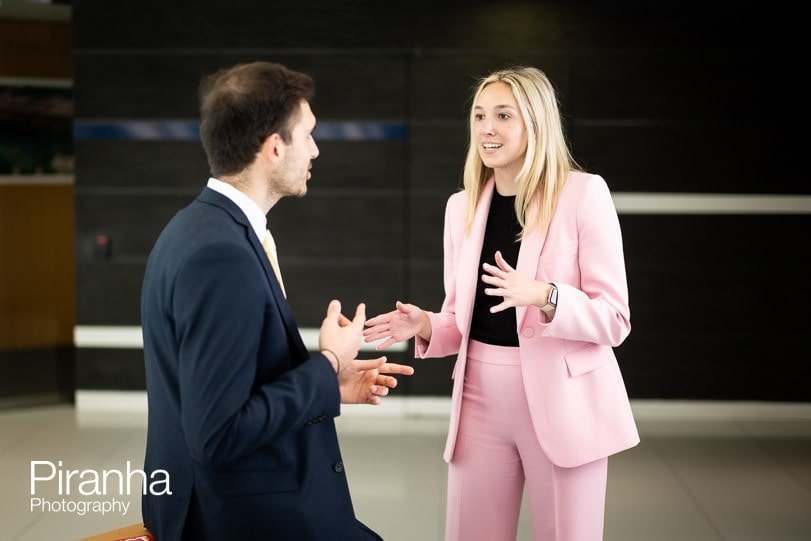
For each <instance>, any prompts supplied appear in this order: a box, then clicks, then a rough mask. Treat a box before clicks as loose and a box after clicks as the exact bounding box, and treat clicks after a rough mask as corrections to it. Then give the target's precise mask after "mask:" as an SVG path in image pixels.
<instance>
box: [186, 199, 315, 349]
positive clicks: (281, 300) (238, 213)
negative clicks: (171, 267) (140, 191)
mask: <svg viewBox="0 0 811 541" xmlns="http://www.w3.org/2000/svg"><path fill="white" fill-rule="evenodd" d="M198 199H199V200H200V201H202V202H204V203H208V204H211V205H216V206H218V207H220V208H222V209H224V210H225V211H226V212H228V213H229V214H230V215H231V217H232V218H233V219H234V221H236V222H237V223H239V224H241V225H242V226H243V227H244V228H245V238H246V240H247V241H248V242H249V243H250V245H251V246H252V247H253V251H254V252H255V253H256V257H258V258H259V261H260V263H261V264H262V269H264V271H265V277H266V278H267V280H268V282H269V283H270V291H271V294H272V295H273V298H274V300H275V301H276V306H277V308H278V309H279V312H280V315H281V317H282V321H283V322H284V326H285V328H286V329H287V334H288V336H289V338H290V340H291V341H292V342H293V343H294V344H295V345H296V347H298V349H299V350H300V353H301V354H302V357H303V358H306V357H307V347H306V346H305V345H304V342H303V341H302V339H301V333H300V332H299V329H298V325H296V320H295V319H294V318H293V312H292V311H291V310H290V305H289V304H288V303H287V299H286V298H285V297H284V293H282V288H281V286H280V285H279V281H278V280H277V279H276V273H274V272H273V267H271V266H270V260H268V256H267V254H266V253H265V249H264V248H263V247H262V244H261V243H260V242H259V239H257V238H256V234H254V233H253V228H252V227H251V224H250V222H249V221H248V217H247V216H245V213H244V212H242V210H241V209H240V208H239V207H238V206H237V205H236V203H234V202H233V201H231V200H230V199H228V198H227V197H225V196H224V195H222V194H221V193H219V192H216V191H214V190H212V189H210V188H205V189H203V193H201V194H200V196H199V197H198Z"/></svg>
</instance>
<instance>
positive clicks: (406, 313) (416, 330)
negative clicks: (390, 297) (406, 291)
mask: <svg viewBox="0 0 811 541" xmlns="http://www.w3.org/2000/svg"><path fill="white" fill-rule="evenodd" d="M396 307H397V308H396V310H392V311H391V312H387V313H385V314H380V315H379V316H375V317H373V318H371V319H368V320H367V321H366V327H367V329H366V330H364V331H363V339H364V341H365V342H376V341H378V340H383V339H385V340H386V341H385V342H383V343H382V344H380V345H379V346H377V349H378V350H380V349H386V348H387V347H389V346H391V345H392V344H396V343H397V342H402V341H403V340H408V339H410V338H413V337H414V336H416V335H418V334H419V335H420V338H423V339H425V340H430V339H431V321H430V320H429V319H428V314H426V313H425V312H424V311H423V310H422V309H421V308H420V307H419V306H415V305H413V304H403V303H402V302H400V301H397V303H396Z"/></svg>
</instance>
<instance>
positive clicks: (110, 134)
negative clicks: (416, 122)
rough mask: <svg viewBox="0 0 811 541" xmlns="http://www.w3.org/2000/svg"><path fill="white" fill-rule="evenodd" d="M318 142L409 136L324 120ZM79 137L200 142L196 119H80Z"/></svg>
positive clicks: (377, 126)
mask: <svg viewBox="0 0 811 541" xmlns="http://www.w3.org/2000/svg"><path fill="white" fill-rule="evenodd" d="M314 135H315V139H316V140H318V141H383V140H385V141H392V140H402V139H405V138H406V137H407V136H408V128H407V126H406V125H405V123H403V122H380V121H344V122H340V121H332V122H330V121H324V122H319V123H318V125H317V127H316V129H315V134H314ZM73 137H74V139H76V140H88V139H128V140H140V141H197V140H199V138H200V123H199V122H198V121H196V120H78V121H76V122H74V124H73Z"/></svg>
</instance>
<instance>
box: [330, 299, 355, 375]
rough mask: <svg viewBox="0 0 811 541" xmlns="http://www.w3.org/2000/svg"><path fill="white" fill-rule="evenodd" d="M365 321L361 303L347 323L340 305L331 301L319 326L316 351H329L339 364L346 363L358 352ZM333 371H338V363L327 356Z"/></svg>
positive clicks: (335, 301)
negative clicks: (333, 368)
mask: <svg viewBox="0 0 811 541" xmlns="http://www.w3.org/2000/svg"><path fill="white" fill-rule="evenodd" d="M365 321H366V306H365V305H364V304H363V303H361V304H359V305H358V308H357V310H356V311H355V317H354V318H353V319H352V321H349V319H347V317H346V316H344V315H343V314H342V313H341V303H340V302H338V301H337V300H333V301H331V302H330V303H329V306H328V307H327V316H326V317H325V318H324V321H323V323H322V324H321V330H320V332H319V335H318V349H320V350H329V351H331V352H332V354H333V355H335V356H337V357H338V359H340V363H344V362H347V361H348V360H349V359H354V358H355V357H357V356H358V351H359V350H360V340H361V333H362V332H363V323H364V322H365ZM327 358H328V359H330V362H331V363H333V365H334V367H335V370H336V371H337V370H338V366H337V365H338V361H337V360H335V359H332V356H331V355H330V356H328V357H327Z"/></svg>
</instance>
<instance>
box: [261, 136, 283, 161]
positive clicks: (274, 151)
mask: <svg viewBox="0 0 811 541" xmlns="http://www.w3.org/2000/svg"><path fill="white" fill-rule="evenodd" d="M285 149H286V145H285V144H284V141H283V140H282V136H281V135H279V134H278V133H271V134H270V135H268V136H267V137H266V138H265V142H264V143H262V147H261V148H260V150H259V152H260V153H261V154H262V156H263V157H264V158H265V159H266V160H267V161H268V162H269V163H271V164H274V165H275V164H277V163H279V162H280V161H282V159H283V158H284V152H285Z"/></svg>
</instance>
